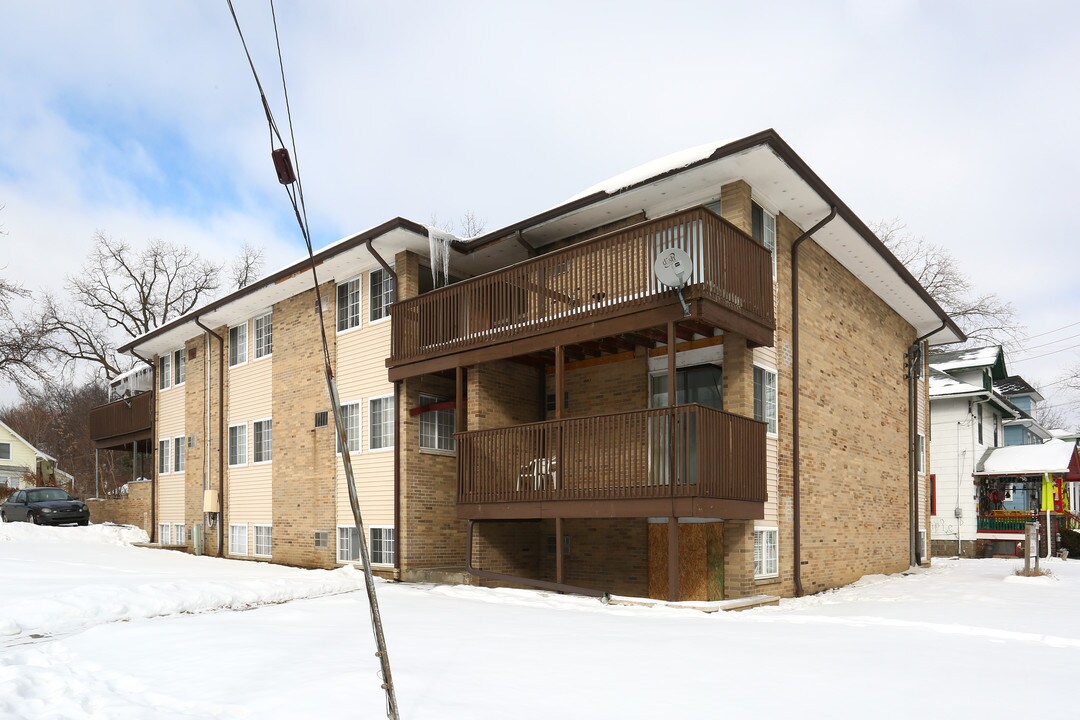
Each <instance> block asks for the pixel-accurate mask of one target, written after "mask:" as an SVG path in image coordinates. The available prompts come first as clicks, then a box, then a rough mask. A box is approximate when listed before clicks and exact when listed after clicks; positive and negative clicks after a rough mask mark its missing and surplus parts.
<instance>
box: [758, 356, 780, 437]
mask: <svg viewBox="0 0 1080 720" xmlns="http://www.w3.org/2000/svg"><path fill="white" fill-rule="evenodd" d="M754 371H755V372H754V378H753V380H754V383H753V385H754V398H753V399H754V419H755V420H761V421H763V422H765V423H766V424H767V425H768V428H767V429H766V433H767V434H768V435H769V436H770V437H776V435H777V430H778V427H779V422H780V420H779V415H780V411H779V407H778V406H779V394H780V393H779V388H778V387H777V386H778V384H779V382H778V381H779V377H778V375H777V372H776V369H775V368H771V367H768V366H766V365H761V364H758V363H754ZM757 371H761V372H762V373H764V374H765V375H766V377H772V413H771V414H770V413H769V396H768V392H769V385H768V383H765V384H763V385H762V398H761V402H762V416H761V417H758V413H757V387H758V383H757Z"/></svg>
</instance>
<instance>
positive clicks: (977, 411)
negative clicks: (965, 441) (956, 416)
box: [975, 405, 983, 445]
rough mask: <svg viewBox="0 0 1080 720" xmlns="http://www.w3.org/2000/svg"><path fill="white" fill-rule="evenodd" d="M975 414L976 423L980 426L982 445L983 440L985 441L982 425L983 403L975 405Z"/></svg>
mask: <svg viewBox="0 0 1080 720" xmlns="http://www.w3.org/2000/svg"><path fill="white" fill-rule="evenodd" d="M975 415H976V419H975V424H976V425H977V426H978V428H979V429H978V431H977V434H978V436H979V444H980V445H982V442H983V428H982V426H983V409H982V405H976V406H975Z"/></svg>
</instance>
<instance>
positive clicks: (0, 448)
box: [0, 442, 11, 460]
mask: <svg viewBox="0 0 1080 720" xmlns="http://www.w3.org/2000/svg"><path fill="white" fill-rule="evenodd" d="M5 448H6V450H5ZM10 459H11V443H9V442H0V460H10Z"/></svg>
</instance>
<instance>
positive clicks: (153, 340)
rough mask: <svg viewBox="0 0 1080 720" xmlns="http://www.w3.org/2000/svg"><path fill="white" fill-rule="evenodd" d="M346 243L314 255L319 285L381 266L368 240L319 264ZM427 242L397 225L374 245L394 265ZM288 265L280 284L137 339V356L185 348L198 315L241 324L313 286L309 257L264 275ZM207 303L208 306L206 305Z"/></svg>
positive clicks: (215, 322) (210, 322) (218, 323)
mask: <svg viewBox="0 0 1080 720" xmlns="http://www.w3.org/2000/svg"><path fill="white" fill-rule="evenodd" d="M342 242H343V241H338V242H335V243H333V244H331V245H328V246H327V247H326V248H324V249H323V250H320V251H318V252H316V254H315V258H316V262H318V263H319V264H318V265H317V266H316V268H315V269H316V272H317V273H318V276H319V283H320V284H322V283H326V282H330V281H337V282H341V281H344V280H348V279H350V278H353V277H356V276H357V275H360V274H361V273H364V272H368V271H371V270H374V269H377V268H380V267H382V266H381V265H379V262H378V261H377V260H376V259H375V258H374V257H373V256H372V255H371V253H369V252H368V249H367V245H366V244H364V243H359V244H357V245H355V246H353V247H351V248H349V249H348V250H343V251H340V252H337V253H335V254H333V255H331V256H330V257H327V258H324V259H323V260H322V261H321V262H320V261H319V253H321V252H325V251H326V250H328V249H332V248H334V247H335V246H337V245H340V244H342ZM427 242H428V241H427V237H424V236H420V235H417V234H416V233H415V232H412V231H411V230H405V229H403V228H395V229H393V230H390V231H388V232H386V233H384V234H382V235H379V236H378V237H376V238H375V239H374V240H373V241H372V245H373V246H374V248H375V251H376V252H378V253H379V255H381V256H382V258H383V259H384V260H385V261H386V262H387V263H389V264H390V265H391V267H392V266H393V262H394V256H395V255H396V254H397V253H398V252H401V251H402V250H411V251H413V252H416V253H418V254H421V255H426V254H427V250H428V245H427ZM289 269H292V272H291V273H290V274H288V275H285V276H283V277H282V278H280V279H279V280H277V281H276V282H273V283H270V284H268V285H266V286H264V287H259V288H256V289H254V290H247V291H246V292H245V291H236V292H235V293H234V294H235V295H236V297H235V298H234V299H232V300H227V302H225V303H224V304H222V305H221V306H220V307H216V308H214V309H213V310H209V311H206V310H203V309H202V308H197V309H196V310H193V311H192V312H190V313H188V314H187V315H185V316H183V317H182V318H179V319H178V320H179V321H173V322H174V323H175V325H173V326H172V327H170V328H169V329H168V330H165V331H164V332H161V333H160V334H158V335H154V336H153V337H150V338H148V339H146V340H145V341H138V340H137V341H136V342H135V343H134V345H133V349H134V351H135V352H137V353H139V355H142V356H144V357H147V358H149V357H150V356H151V355H160V354H162V353H165V352H169V351H171V350H175V349H177V348H179V347H181V346H182V345H183V344H184V342H186V341H187V340H190V339H191V338H193V337H198V336H199V335H202V334H203V329H202V328H200V327H199V326H198V325H196V324H195V319H196V317H198V318H199V319H200V320H201V321H202V323H203V325H206V326H207V327H209V328H211V329H213V330H216V329H217V328H219V327H222V326H228V325H237V324H239V323H241V322H244V321H245V320H247V319H249V318H252V317H255V316H256V315H258V314H259V313H262V312H266V311H268V310H270V309H271V308H272V307H273V306H274V305H275V304H276V303H279V302H282V301H283V300H286V299H288V298H290V297H292V296H293V295H297V294H299V293H301V292H304V291H305V290H309V289H310V288H311V287H313V284H314V283H313V281H312V278H311V266H310V264H309V263H308V260H307V258H304V259H302V260H299V261H297V262H295V263H293V264H292V265H289V266H287V267H285V268H281V269H279V270H276V271H274V272H271V273H267V275H266V276H265V277H272V276H274V275H277V274H279V273H283V272H285V271H287V270H289ZM327 301H328V302H327V305H326V306H324V308H323V310H324V311H328V312H333V311H334V301H335V298H334V297H333V294H332V293H331V297H328V298H327ZM212 304H214V303H212V302H211V303H206V305H212ZM203 307H205V305H204V306H203ZM311 314H312V321H313V322H314V318H315V306H314V305H312V307H311Z"/></svg>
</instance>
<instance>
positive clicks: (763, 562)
mask: <svg viewBox="0 0 1080 720" xmlns="http://www.w3.org/2000/svg"><path fill="white" fill-rule="evenodd" d="M767 536H771V537H772V549H773V557H771V558H769V557H767V556H766V550H767V545H766V543H765V538H766V537H767ZM759 538H760V541H759ZM770 564H771V565H772V567H769V566H770ZM759 566H760V572H759ZM779 576H780V531H779V529H777V528H775V527H756V528H754V579H755V580H762V579H767V578H775V577H779Z"/></svg>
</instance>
